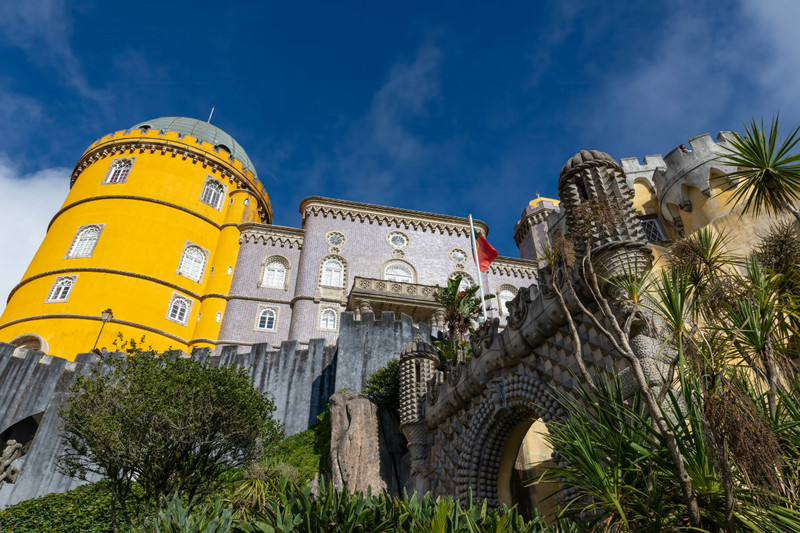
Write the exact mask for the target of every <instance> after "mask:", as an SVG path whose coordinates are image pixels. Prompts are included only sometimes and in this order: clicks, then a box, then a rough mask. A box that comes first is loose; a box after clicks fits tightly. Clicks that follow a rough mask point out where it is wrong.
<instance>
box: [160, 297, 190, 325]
mask: <svg viewBox="0 0 800 533" xmlns="http://www.w3.org/2000/svg"><path fill="white" fill-rule="evenodd" d="M180 302H183V303H184V304H185V306H186V307H185V308H186V311H185V314H184V316H183V317H179V316H175V317H173V316H172V314H173V313H172V310H173V309H174V308H175V306H176V305H178V304H179V303H180ZM191 314H192V300H190V299H189V298H187V297H185V296H181V295H180V294H178V293H177V292H173V293H172V297H171V298H170V299H169V305H168V306H167V314H166V316H165V318H166V319H167V320H169V321H170V322H175V323H176V324H180V325H181V326H185V325H186V324H188V323H189V315H191Z"/></svg>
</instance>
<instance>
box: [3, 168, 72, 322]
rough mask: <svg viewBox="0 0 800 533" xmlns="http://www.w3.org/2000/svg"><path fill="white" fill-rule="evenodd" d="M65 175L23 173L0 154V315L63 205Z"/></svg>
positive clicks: (52, 170)
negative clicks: (10, 293) (54, 216)
mask: <svg viewBox="0 0 800 533" xmlns="http://www.w3.org/2000/svg"><path fill="white" fill-rule="evenodd" d="M69 175H70V170H69V169H67V168H48V169H43V170H40V171H37V172H34V173H32V174H23V173H21V172H20V171H19V169H18V168H17V167H16V166H15V165H13V164H12V163H11V162H10V161H9V160H8V158H6V157H4V156H2V155H0V250H2V253H0V312H2V310H3V309H5V306H6V299H7V298H8V294H9V292H11V289H12V288H14V286H15V285H16V284H17V283H19V282H20V280H21V279H22V276H23V274H24V273H25V270H26V269H27V268H28V264H29V263H30V262H31V259H33V256H34V254H35V253H36V250H37V249H38V248H39V245H40V244H41V243H42V240H43V239H44V235H45V232H46V230H47V224H49V222H50V219H51V218H52V217H53V215H54V214H55V213H56V212H57V211H58V209H59V208H60V207H61V204H62V203H63V202H64V198H66V196H67V192H68V190H69Z"/></svg>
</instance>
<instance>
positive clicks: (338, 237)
mask: <svg viewBox="0 0 800 533" xmlns="http://www.w3.org/2000/svg"><path fill="white" fill-rule="evenodd" d="M326 240H327V241H328V244H330V245H331V246H341V245H343V244H344V235H342V234H341V233H339V232H338V231H332V232H331V233H328V236H327V238H326Z"/></svg>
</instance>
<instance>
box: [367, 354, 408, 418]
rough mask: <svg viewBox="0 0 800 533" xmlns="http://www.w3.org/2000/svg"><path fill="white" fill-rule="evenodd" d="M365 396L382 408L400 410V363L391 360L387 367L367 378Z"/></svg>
mask: <svg viewBox="0 0 800 533" xmlns="http://www.w3.org/2000/svg"><path fill="white" fill-rule="evenodd" d="M363 392H364V394H365V395H366V396H367V398H369V399H370V400H372V401H373V402H375V403H376V404H378V405H380V406H385V407H391V408H392V409H394V410H395V411H397V410H399V409H400V362H399V361H398V360H397V359H390V360H389V362H388V363H386V366H384V367H383V368H380V369H378V370H377V371H376V372H375V373H374V374H372V375H371V376H369V377H368V378H367V386H366V387H364V391H363Z"/></svg>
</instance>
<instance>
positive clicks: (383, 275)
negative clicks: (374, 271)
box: [381, 261, 417, 283]
mask: <svg viewBox="0 0 800 533" xmlns="http://www.w3.org/2000/svg"><path fill="white" fill-rule="evenodd" d="M392 267H401V268H403V269H405V270H406V271H407V274H408V276H409V279H408V280H398V279H389V278H388V276H389V274H388V270H389V269H390V268H392ZM381 278H382V279H383V280H384V281H392V282H397V283H416V282H417V281H416V280H417V276H416V272H414V267H412V266H411V265H410V264H408V263H406V262H405V261H390V262H388V263H386V264H385V265H384V266H383V272H382V273H381Z"/></svg>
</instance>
